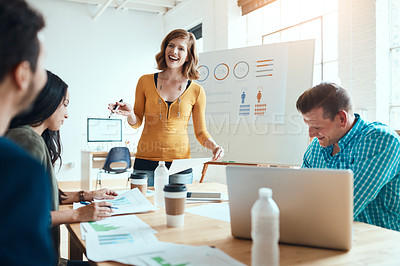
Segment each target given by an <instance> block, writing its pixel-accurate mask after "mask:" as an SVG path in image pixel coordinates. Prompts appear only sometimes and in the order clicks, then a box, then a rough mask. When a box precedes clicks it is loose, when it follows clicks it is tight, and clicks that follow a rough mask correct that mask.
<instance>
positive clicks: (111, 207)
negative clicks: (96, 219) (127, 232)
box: [80, 201, 118, 209]
mask: <svg viewBox="0 0 400 266" xmlns="http://www.w3.org/2000/svg"><path fill="white" fill-rule="evenodd" d="M80 203H81V204H82V205H89V204H90V203H91V202H87V201H81V202H80ZM103 207H107V208H110V209H118V207H113V206H103Z"/></svg>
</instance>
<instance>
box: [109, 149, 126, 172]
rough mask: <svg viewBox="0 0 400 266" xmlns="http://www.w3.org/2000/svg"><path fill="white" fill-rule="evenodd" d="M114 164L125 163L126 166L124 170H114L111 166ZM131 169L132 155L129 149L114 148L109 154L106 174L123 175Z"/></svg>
mask: <svg viewBox="0 0 400 266" xmlns="http://www.w3.org/2000/svg"><path fill="white" fill-rule="evenodd" d="M112 163H125V164H126V166H125V167H123V168H121V167H119V168H114V167H112V166H111V164H112ZM129 168H131V153H130V152H129V149H128V148H127V147H114V148H112V149H111V150H110V151H109V152H108V154H107V158H106V162H105V163H104V166H103V170H105V171H106V172H114V173H123V172H125V171H126V169H129Z"/></svg>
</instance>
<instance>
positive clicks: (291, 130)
mask: <svg viewBox="0 0 400 266" xmlns="http://www.w3.org/2000/svg"><path fill="white" fill-rule="evenodd" d="M314 46H315V41H314V40H302V41H296V42H286V43H277V44H270V45H262V46H254V47H245V48H240V49H230V50H221V51H215V52H208V53H203V54H200V60H199V72H200V75H201V78H200V79H199V80H197V81H196V82H198V83H199V84H200V85H202V86H203V87H204V90H205V92H206V97H207V106H206V124H207V130H208V132H209V133H210V134H211V136H212V137H213V139H214V140H215V141H216V142H217V143H218V144H219V145H221V146H222V147H223V148H224V149H225V156H224V158H223V160H227V161H236V162H248V163H272V164H290V165H300V164H301V162H302V157H303V154H304V152H305V150H306V147H307V145H308V142H309V138H308V130H307V127H306V126H305V124H304V122H303V118H302V116H301V114H300V113H299V112H298V111H297V110H296V101H297V99H298V97H299V96H300V95H301V94H302V93H303V92H304V91H305V90H307V89H309V88H310V87H311V86H312V80H313V66H314ZM189 127H190V128H189V130H188V133H189V139H190V148H191V153H192V157H199V158H200V157H207V156H209V155H210V151H209V150H207V149H206V148H204V147H202V146H201V144H200V143H198V141H197V140H196V138H195V136H194V133H193V125H192V124H190V125H189Z"/></svg>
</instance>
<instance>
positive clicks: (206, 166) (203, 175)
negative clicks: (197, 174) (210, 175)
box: [199, 163, 208, 183]
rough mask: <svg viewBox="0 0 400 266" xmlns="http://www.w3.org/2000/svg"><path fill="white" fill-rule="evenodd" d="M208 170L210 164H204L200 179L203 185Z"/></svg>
mask: <svg viewBox="0 0 400 266" xmlns="http://www.w3.org/2000/svg"><path fill="white" fill-rule="evenodd" d="M207 168H208V163H204V165H203V170H202V171H201V178H200V182H199V183H203V180H204V177H205V176H206V173H207Z"/></svg>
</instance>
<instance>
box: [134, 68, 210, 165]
mask: <svg viewBox="0 0 400 266" xmlns="http://www.w3.org/2000/svg"><path fill="white" fill-rule="evenodd" d="M205 108H206V94H205V92H204V89H203V87H201V86H200V85H199V84H197V83H195V82H191V84H190V85H189V87H188V88H187V89H186V91H185V92H184V93H183V94H182V95H181V96H180V97H179V98H178V99H176V100H175V101H174V102H173V103H172V104H171V106H170V108H169V110H168V104H167V103H166V102H165V101H164V100H163V99H162V98H161V96H160V94H159V93H158V91H157V88H156V85H155V83H154V74H149V75H144V76H142V77H141V78H140V79H139V81H138V84H137V86H136V96H135V106H134V112H135V115H136V118H137V122H136V124H135V125H133V126H132V127H133V128H138V127H140V125H141V124H142V122H143V117H144V118H145V123H144V129H143V133H142V136H141V137H140V140H139V143H138V148H137V152H136V158H140V159H146V160H152V161H172V160H174V159H187V158H190V145H189V137H188V133H187V126H188V123H189V118H190V115H191V114H192V117H193V124H194V133H195V135H196V138H197V140H198V141H199V142H200V144H201V145H203V144H204V141H205V140H206V139H208V138H210V137H211V136H210V134H209V133H208V132H207V129H206V123H205Z"/></svg>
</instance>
